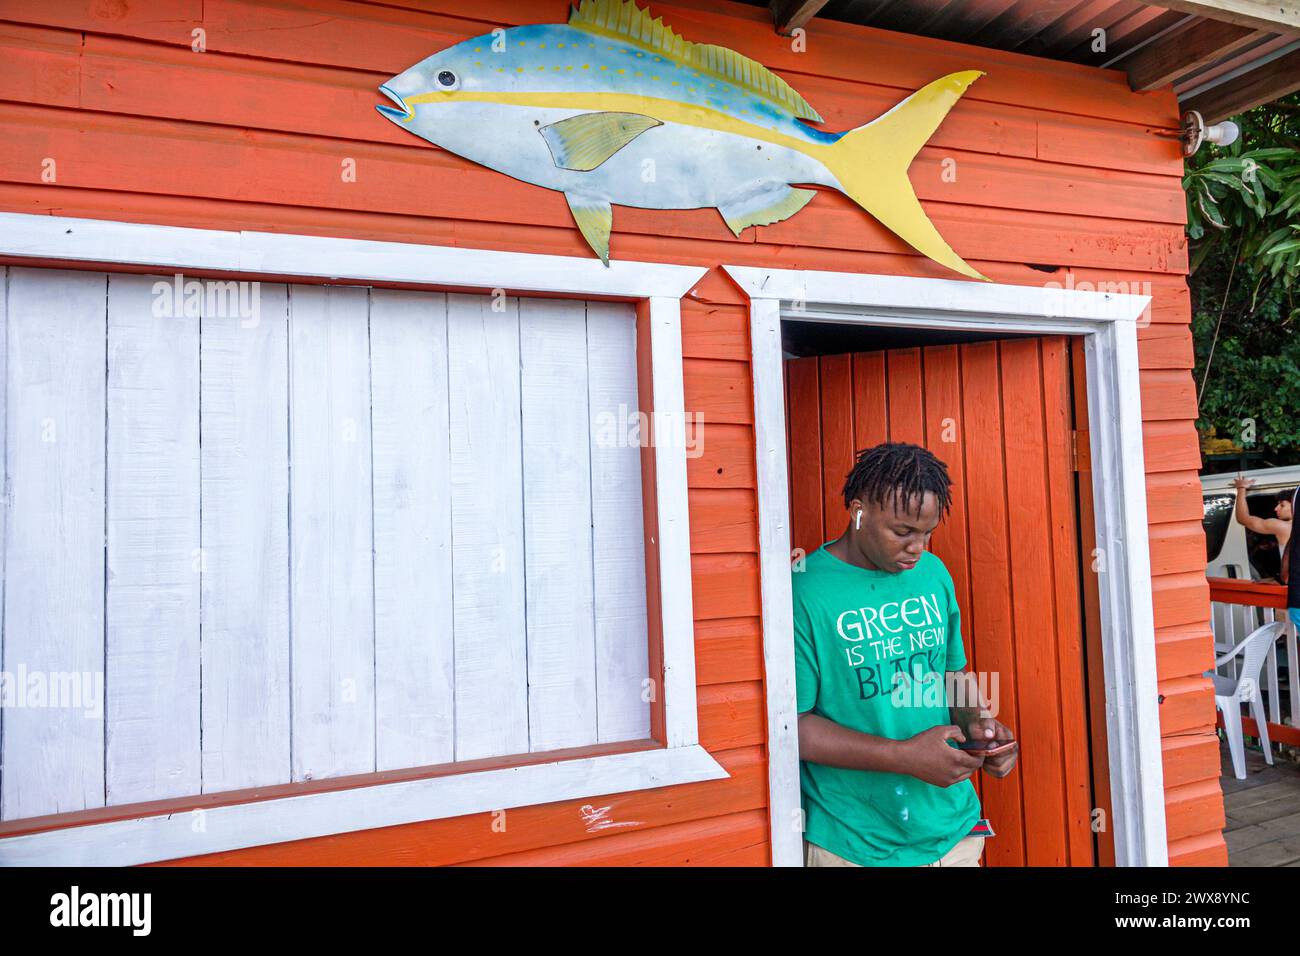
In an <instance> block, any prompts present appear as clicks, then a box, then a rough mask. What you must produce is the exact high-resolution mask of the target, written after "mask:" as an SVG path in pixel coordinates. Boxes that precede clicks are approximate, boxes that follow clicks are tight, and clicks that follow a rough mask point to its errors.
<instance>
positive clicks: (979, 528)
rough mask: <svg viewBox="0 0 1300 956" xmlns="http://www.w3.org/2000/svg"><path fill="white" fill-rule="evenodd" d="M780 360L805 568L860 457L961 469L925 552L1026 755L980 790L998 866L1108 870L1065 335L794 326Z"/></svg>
mask: <svg viewBox="0 0 1300 956" xmlns="http://www.w3.org/2000/svg"><path fill="white" fill-rule="evenodd" d="M783 348H784V354H785V355H786V358H785V359H784V362H783V365H784V371H785V396H786V428H787V441H786V447H787V452H788V473H789V496H790V497H789V508H790V520H791V546H792V548H793V549H794V554H795V556H796V558H797V557H798V555H799V554H800V553H804V554H806V553H811V552H812V551H813V550H815V549H816V548H817V547H819V546H820V545H821V544H822V543H823V542H824V541H829V540H832V539H834V538H837V537H839V535H840V534H842V533H843V531H844V529H845V527H846V524H847V521H848V513H847V510H846V509H845V506H844V501H843V497H842V494H841V490H842V488H843V484H844V479H845V476H846V475H847V474H848V472H849V470H850V468H851V467H852V465H853V461H854V458H855V455H856V452H857V451H858V450H860V449H863V448H867V447H870V446H872V445H876V444H879V443H881V442H885V441H904V442H911V443H914V444H918V445H922V446H924V447H926V448H928V449H929V450H930V451H932V452H933V453H934V454H935V455H937V456H938V457H939V458H940V459H941V460H943V461H944V462H945V463H946V464H947V466H948V470H949V475H950V476H951V478H952V480H953V501H952V509H951V511H950V513H949V514H948V516H947V517H946V518H945V519H944V521H943V522H942V523H941V524H940V525H939V527H938V529H936V531H935V533H934V536H933V538H932V539H931V545H930V550H931V551H933V552H934V553H935V554H936V555H938V556H939V557H940V558H941V559H942V560H943V562H944V564H945V565H946V566H947V567H948V569H949V571H950V572H951V574H952V576H953V581H954V583H955V585H956V588H957V595H958V601H959V603H960V605H961V610H962V637H963V641H964V642H965V645H966V651H967V656H968V659H969V661H970V664H969V667H970V670H971V671H973V672H976V673H978V674H980V675H981V682H982V683H981V686H983V687H984V688H985V692H986V693H989V694H991V695H992V698H993V699H994V701H995V703H996V706H997V708H998V709H997V713H996V716H997V717H998V718H999V719H1000V720H1002V721H1003V722H1004V723H1006V724H1007V725H1008V726H1010V727H1011V728H1012V729H1013V730H1014V731H1015V733H1016V735H1017V738H1018V739H1019V740H1020V744H1021V756H1020V761H1019V765H1018V768H1017V771H1016V772H1015V773H1013V774H1011V775H1010V776H1009V777H1007V778H1004V779H1001V780H998V779H994V778H992V777H986V776H984V775H982V774H977V775H976V778H975V785H976V788H977V790H979V791H980V798H981V804H982V806H983V812H984V815H985V816H987V817H988V818H989V819H990V820H991V821H992V827H993V830H994V832H995V833H996V836H995V837H994V838H993V839H990V840H989V841H987V843H986V848H985V857H984V861H985V864H986V865H989V866H1092V865H1096V864H1097V863H1098V862H1099V861H1106V860H1107V858H1111V859H1113V850H1112V849H1111V847H1110V845H1109V841H1108V839H1107V837H1108V832H1107V831H1102V832H1101V833H1094V831H1093V826H1092V823H1093V820H1094V816H1093V808H1095V807H1098V806H1102V807H1103V808H1104V810H1105V812H1106V815H1107V816H1108V815H1109V807H1108V806H1107V805H1106V804H1107V803H1108V801H1107V800H1106V797H1107V794H1105V793H1097V792H1096V788H1095V787H1094V783H1093V770H1094V761H1093V759H1092V758H1093V751H1094V748H1095V747H1096V745H1097V740H1096V735H1094V734H1093V733H1092V732H1091V731H1090V725H1092V724H1093V723H1094V722H1093V721H1092V719H1091V716H1092V715H1090V713H1089V694H1088V666H1087V665H1088V654H1089V651H1091V653H1092V654H1093V655H1094V656H1097V655H1099V653H1100V647H1099V646H1094V647H1092V648H1089V647H1088V646H1087V644H1088V641H1087V633H1088V632H1087V628H1086V627H1085V602H1084V600H1083V591H1084V588H1085V587H1087V586H1088V578H1087V576H1085V575H1083V574H1081V570H1080V562H1079V556H1080V553H1081V548H1082V547H1083V543H1082V542H1081V541H1080V521H1079V509H1078V498H1079V491H1078V489H1077V482H1076V462H1075V457H1076V456H1075V449H1076V448H1077V447H1078V436H1077V428H1076V418H1075V412H1076V403H1075V400H1074V376H1073V373H1072V364H1073V363H1072V356H1071V351H1072V350H1071V339H1070V337H1067V336H1063V335H1052V336H1014V337H1000V338H998V337H993V336H991V335H989V334H987V333H977V332H960V331H943V330H920V329H880V328H877V327H872V326H864V325H856V326H843V325H837V324H830V323H826V324H823V323H816V322H787V323H785V324H784V328H783ZM828 348H829V349H835V350H837V351H834V352H831V353H829V354H826V353H822V350H823V349H828ZM818 353H821V354H818ZM1090 550H1091V549H1088V551H1090ZM1084 553H1088V552H1084ZM1100 723H1101V738H1100V756H1101V760H1100V764H1099V767H1100V770H1101V775H1102V777H1103V779H1104V777H1105V758H1104V753H1105V737H1104V718H1103V719H1102V720H1101V721H1100ZM1099 844H1100V845H1099Z"/></svg>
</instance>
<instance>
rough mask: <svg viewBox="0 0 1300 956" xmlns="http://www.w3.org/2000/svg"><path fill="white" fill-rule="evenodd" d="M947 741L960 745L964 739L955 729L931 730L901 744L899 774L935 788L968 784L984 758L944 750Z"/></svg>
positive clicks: (947, 748) (957, 728) (962, 752)
mask: <svg viewBox="0 0 1300 956" xmlns="http://www.w3.org/2000/svg"><path fill="white" fill-rule="evenodd" d="M949 740H956V741H959V742H964V741H965V740H966V735H965V734H963V733H962V731H961V728H960V727H956V726H946V727H931V728H930V729H929V730H926V731H923V732H922V733H919V734H917V735H916V736H915V737H911V738H909V739H907V740H905V741H903V744H902V746H903V750H904V753H903V766H904V771H903V772H904V773H907V774H910V775H911V776H913V777H916V778H917V779H918V780H924V781H925V782H926V783H928V784H933V785H934V786H936V787H951V786H952V785H953V784H954V783H961V781H963V780H969V779H970V776H971V774H973V773H974V772H975V771H976V770H978V769H979V768H980V767H981V766H982V765H983V764H984V758H983V757H978V756H975V755H974V754H968V753H966V752H965V751H964V750H958V749H957V748H956V747H950V746H948V741H949Z"/></svg>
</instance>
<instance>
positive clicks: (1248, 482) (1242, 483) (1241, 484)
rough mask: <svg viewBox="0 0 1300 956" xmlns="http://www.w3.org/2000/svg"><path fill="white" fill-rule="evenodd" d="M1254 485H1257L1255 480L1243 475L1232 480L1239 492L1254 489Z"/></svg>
mask: <svg viewBox="0 0 1300 956" xmlns="http://www.w3.org/2000/svg"><path fill="white" fill-rule="evenodd" d="M1254 484H1255V479H1253V478H1244V477H1242V476H1241V475H1238V476H1237V477H1236V478H1234V479H1232V486H1233V487H1234V488H1236V489H1237V490H1238V491H1245V490H1247V489H1248V488H1250V487H1252V486H1253V485H1254Z"/></svg>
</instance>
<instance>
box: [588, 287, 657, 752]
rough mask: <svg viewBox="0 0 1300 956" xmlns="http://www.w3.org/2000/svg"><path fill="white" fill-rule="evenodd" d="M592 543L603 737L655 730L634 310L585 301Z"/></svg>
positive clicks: (636, 736) (632, 736) (642, 734)
mask: <svg viewBox="0 0 1300 956" xmlns="http://www.w3.org/2000/svg"><path fill="white" fill-rule="evenodd" d="M587 362H588V369H589V380H590V381H589V387H588V395H589V404H590V415H591V426H592V427H591V431H590V446H591V485H592V549H593V556H594V567H595V571H596V573H595V597H596V688H597V701H598V708H599V721H598V723H599V731H600V732H599V737H598V739H599V740H600V742H602V743H604V742H607V741H614V740H635V739H640V738H645V737H649V736H650V704H649V702H648V700H646V699H645V698H644V693H645V682H646V680H647V679H648V677H649V674H650V660H649V651H648V645H647V628H646V579H645V530H644V523H643V512H642V503H641V446H640V440H641V432H642V431H643V429H641V428H639V427H638V426H637V422H638V419H637V417H636V416H637V408H638V402H637V362H636V314H635V312H634V311H633V308H632V306H630V305H622V304H619V303H613V302H591V303H588V305H587Z"/></svg>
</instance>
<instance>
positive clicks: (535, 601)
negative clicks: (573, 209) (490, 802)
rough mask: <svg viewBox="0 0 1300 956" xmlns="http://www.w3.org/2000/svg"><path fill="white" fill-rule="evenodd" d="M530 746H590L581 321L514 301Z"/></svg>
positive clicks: (579, 311) (578, 310) (565, 305)
mask: <svg viewBox="0 0 1300 956" xmlns="http://www.w3.org/2000/svg"><path fill="white" fill-rule="evenodd" d="M519 360H520V364H521V372H520V374H521V378H522V382H521V393H522V410H523V463H524V496H523V520H524V552H525V568H524V577H525V589H526V598H527V601H526V606H527V617H528V736H529V749H530V750H534V751H538V750H556V749H559V748H561V747H577V746H581V745H583V744H589V743H592V742H594V741H595V740H596V659H595V658H596V653H595V652H596V643H595V627H594V621H593V600H592V590H593V587H592V561H591V455H590V452H589V449H588V445H589V444H590V438H589V432H590V425H589V418H588V414H587V317H586V309H585V308H584V305H583V303H581V302H572V301H568V300H564V299H521V300H520V302H519Z"/></svg>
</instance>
